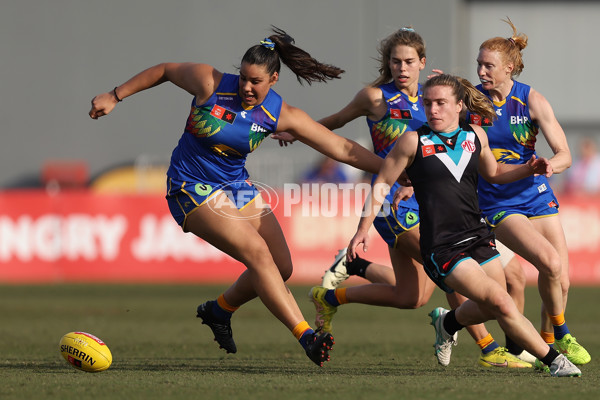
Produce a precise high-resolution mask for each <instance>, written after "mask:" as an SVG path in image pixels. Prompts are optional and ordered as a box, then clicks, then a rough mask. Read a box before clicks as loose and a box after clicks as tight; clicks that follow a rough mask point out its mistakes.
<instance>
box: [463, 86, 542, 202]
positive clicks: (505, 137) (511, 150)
mask: <svg viewBox="0 0 600 400" xmlns="http://www.w3.org/2000/svg"><path fill="white" fill-rule="evenodd" d="M477 89H479V90H480V91H481V92H482V93H483V94H485V95H486V96H487V97H488V98H490V94H489V92H488V91H487V90H483V88H482V86H481V85H478V86H477ZM530 90H531V87H530V86H528V85H525V84H523V83H520V82H517V81H514V84H513V87H512V90H511V91H510V94H509V95H508V96H507V97H506V99H504V100H503V101H501V102H493V103H494V108H495V109H496V115H497V116H498V119H497V120H495V121H487V120H482V118H481V117H480V116H478V115H473V114H470V115H469V116H468V118H469V119H468V120H469V122H470V123H472V124H477V125H480V126H481V127H482V128H483V129H484V130H485V131H486V132H487V136H488V139H489V144H490V149H491V150H492V152H493V153H494V156H495V157H496V160H497V161H498V162H499V163H503V164H525V163H526V162H527V161H528V160H529V159H530V158H531V156H532V155H534V154H535V142H536V137H537V134H538V133H539V127H538V125H537V124H535V123H534V122H533V121H532V119H531V116H530V115H529V106H528V99H529V92H530ZM536 156H537V155H536ZM478 190H479V205H480V207H481V209H482V211H483V212H484V214H485V213H486V210H489V209H492V208H494V209H499V208H504V207H508V208H514V207H517V206H524V205H527V204H531V203H532V202H534V201H535V200H536V199H539V197H540V195H544V196H546V195H552V196H553V193H552V189H551V188H550V185H549V183H548V179H547V178H546V177H545V176H530V177H527V178H524V179H521V180H519V181H516V182H512V183H507V184H503V185H498V184H493V183H489V182H487V181H486V180H485V179H483V178H482V179H480V180H479V186H478ZM538 201H539V200H538Z"/></svg>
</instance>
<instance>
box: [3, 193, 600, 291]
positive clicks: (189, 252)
mask: <svg viewBox="0 0 600 400" xmlns="http://www.w3.org/2000/svg"><path fill="white" fill-rule="evenodd" d="M286 195H287V194H286V193H282V192H279V197H280V198H284V197H285V196H286ZM347 200H348V198H344V199H343V200H342V198H341V196H340V197H336V196H332V197H330V198H327V199H323V198H318V197H313V198H310V199H303V200H302V201H300V202H292V203H290V202H287V203H285V204H284V202H280V203H279V204H278V205H277V206H275V207H274V213H275V214H276V216H277V218H278V220H279V222H280V224H281V226H282V228H283V231H284V234H285V236H286V239H287V242H288V245H289V247H290V250H291V253H292V258H293V261H294V274H293V277H292V279H291V280H290V282H293V283H308V284H311V283H315V282H319V281H320V277H321V275H322V273H323V270H324V269H325V268H326V267H328V266H329V265H330V264H331V261H332V260H333V257H334V255H335V254H336V252H337V250H338V249H339V248H342V247H346V246H347V244H348V241H349V239H350V238H351V236H352V235H353V234H354V232H355V229H356V226H357V222H358V213H357V212H356V208H358V209H359V210H360V207H361V206H362V198H360V197H359V198H357V199H354V197H352V196H350V204H347V203H348V201H347ZM342 203H344V204H342ZM348 207H349V209H348ZM561 218H562V221H563V225H564V228H565V232H566V235H567V241H568V245H569V256H570V261H571V265H570V275H571V281H572V283H573V284H586V285H597V284H600V261H599V260H600V249H599V243H600V199H589V198H586V199H580V198H561ZM365 257H366V258H368V259H370V260H372V261H376V262H379V263H383V264H389V258H388V253H387V248H386V246H385V244H384V243H383V241H382V240H381V239H380V238H379V237H378V235H377V234H376V233H375V232H373V234H372V243H371V245H370V247H369V252H368V254H367V255H366V256H365ZM524 264H525V266H526V270H527V274H528V281H529V282H530V283H534V282H535V281H536V279H537V278H536V276H537V271H536V270H535V268H533V267H532V266H531V265H528V264H527V263H525V262H524ZM243 270H244V266H243V265H241V264H240V263H239V262H237V261H235V260H233V259H232V258H230V257H229V256H227V255H225V254H223V253H222V252H220V251H219V250H216V249H215V248H213V247H212V246H211V245H209V244H207V243H206V242H204V241H202V240H200V239H198V238H196V237H195V236H194V235H192V234H186V233H183V232H182V231H181V229H180V228H179V226H178V225H177V224H176V223H175V222H174V220H173V219H172V217H171V216H170V214H169V212H168V209H167V205H166V201H165V199H164V197H162V196H156V195H134V196H131V195H127V196H114V195H97V194H93V193H91V192H87V191H71V192H68V191H67V192H60V193H58V194H55V195H50V194H47V193H46V192H44V191H6V192H2V193H0V283H46V282H50V283H52V282H129V283H138V282H139V283H145V282H147V283H150V282H151V283H162V282H164V283H167V282H169V283H177V282H181V283H192V282H197V283H227V282H233V281H234V280H235V279H236V277H237V276H238V275H239V274H240V273H241V272H242V271H243Z"/></svg>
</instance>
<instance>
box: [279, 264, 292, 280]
mask: <svg viewBox="0 0 600 400" xmlns="http://www.w3.org/2000/svg"><path fill="white" fill-rule="evenodd" d="M279 272H280V273H281V278H283V280H284V281H287V280H288V279H290V277H291V276H292V272H294V267H293V266H292V263H291V262H290V263H286V265H283V266H280V267H279Z"/></svg>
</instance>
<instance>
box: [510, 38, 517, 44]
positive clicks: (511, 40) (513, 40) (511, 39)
mask: <svg viewBox="0 0 600 400" xmlns="http://www.w3.org/2000/svg"><path fill="white" fill-rule="evenodd" d="M508 41H509V42H511V43H512V44H514V45H516V44H517V43H516V42H515V39H513V38H508Z"/></svg>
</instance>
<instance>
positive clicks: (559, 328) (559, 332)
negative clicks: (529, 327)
mask: <svg viewBox="0 0 600 400" xmlns="http://www.w3.org/2000/svg"><path fill="white" fill-rule="evenodd" d="M552 327H553V328H554V338H555V339H556V340H560V339H562V338H564V337H565V335H566V334H567V333H571V332H569V328H568V327H567V323H566V322H565V323H564V324H562V325H552Z"/></svg>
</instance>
